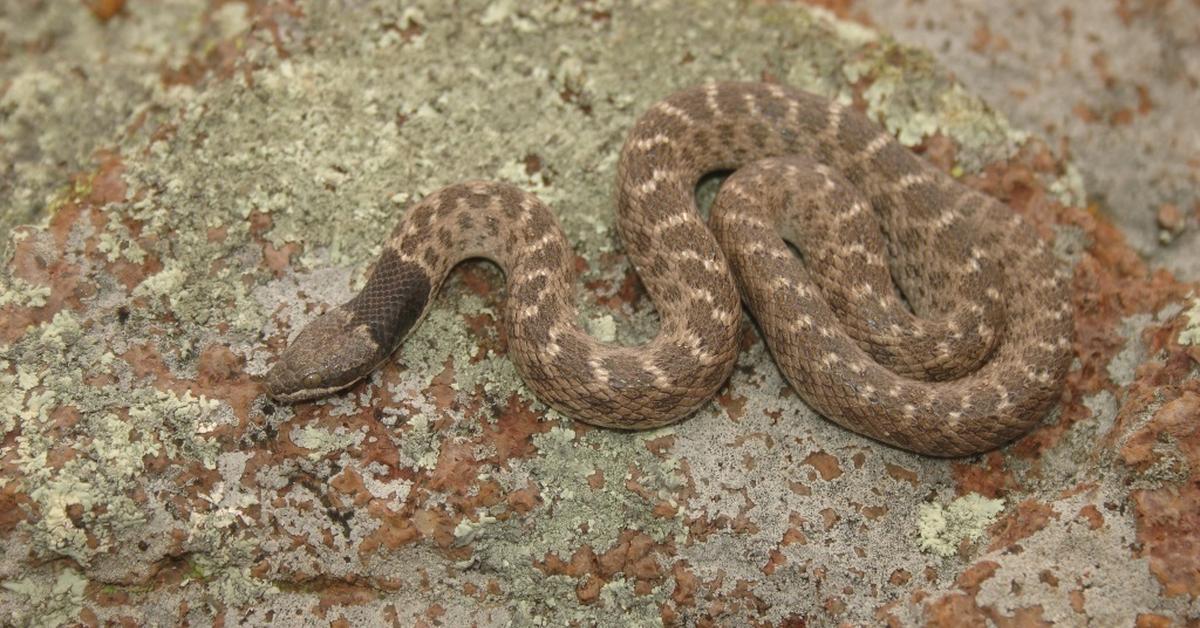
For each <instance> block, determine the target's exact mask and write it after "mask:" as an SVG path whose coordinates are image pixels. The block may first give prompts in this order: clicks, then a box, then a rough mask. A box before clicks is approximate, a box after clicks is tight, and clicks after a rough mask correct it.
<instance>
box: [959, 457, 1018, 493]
mask: <svg viewBox="0 0 1200 628" xmlns="http://www.w3.org/2000/svg"><path fill="white" fill-rule="evenodd" d="M950 468H951V469H952V471H953V474H954V481H955V492H956V493H957V494H958V495H966V494H968V493H978V494H980V495H983V496H984V497H988V498H990V499H995V498H997V497H1000V496H1002V495H1005V494H1007V493H1008V492H1009V491H1010V490H1012V488H1013V487H1014V486H1015V485H1016V480H1015V479H1014V478H1013V475H1012V471H1011V470H1009V468H1008V463H1007V461H1006V460H1005V458H1004V455H1003V454H1001V453H1000V452H998V451H993V452H990V453H988V454H986V455H985V456H984V459H983V462H982V463H978V462H977V463H971V464H968V463H961V462H955V463H952V464H951V467H950Z"/></svg>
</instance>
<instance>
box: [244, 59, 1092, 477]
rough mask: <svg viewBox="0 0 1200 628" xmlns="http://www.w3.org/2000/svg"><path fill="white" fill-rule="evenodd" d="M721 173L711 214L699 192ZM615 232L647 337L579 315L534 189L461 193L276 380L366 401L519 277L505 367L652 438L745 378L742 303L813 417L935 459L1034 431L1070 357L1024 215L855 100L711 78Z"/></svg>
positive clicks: (509, 301)
mask: <svg viewBox="0 0 1200 628" xmlns="http://www.w3.org/2000/svg"><path fill="white" fill-rule="evenodd" d="M713 173H720V174H725V175H726V178H725V179H724V181H723V182H722V183H721V184H720V188H719V191H718V192H717V194H716V198H715V200H714V201H713V202H712V206H711V208H710V210H709V216H708V219H707V221H706V220H705V218H704V217H703V215H702V214H701V212H700V211H699V210H698V208H697V201H696V190H697V185H698V183H699V182H701V181H702V180H703V179H704V178H705V177H706V176H709V175H712V174H713ZM615 197H616V229H617V234H618V236H619V237H620V240H621V243H622V244H623V247H624V252H625V254H626V255H627V257H628V260H629V262H630V264H631V265H632V267H633V269H634V270H635V271H636V273H637V275H638V278H639V279H640V280H641V284H642V286H643V287H644V290H645V293H646V294H647V295H648V296H649V298H650V300H651V301H652V302H653V304H654V307H655V310H656V311H657V314H658V330H657V333H656V335H655V336H654V337H653V338H652V339H650V340H649V341H647V342H645V343H643V344H641V345H637V346H626V345H622V344H617V343H606V342H601V341H599V340H597V339H595V338H594V337H593V336H591V335H590V334H589V333H588V332H587V331H586V328H585V326H584V325H582V324H581V322H580V315H579V308H578V306H577V304H576V299H575V291H574V288H575V280H576V277H575V275H576V266H575V258H574V253H573V249H572V247H571V245H570V242H569V241H568V239H567V237H566V236H565V235H564V232H563V229H562V228H561V226H560V224H559V222H558V219H557V218H556V217H555V214H554V212H553V211H552V210H551V209H550V208H549V207H548V206H547V205H546V204H545V203H543V202H542V201H541V200H539V198H538V197H537V196H535V195H534V194H531V193H529V192H526V191H523V190H522V189H521V188H520V187H517V186H516V185H513V184H510V183H506V182H496V181H484V180H478V181H465V182H460V183H454V184H451V185H448V186H446V187H443V188H441V189H438V190H436V191H434V192H431V193H429V194H428V195H426V196H424V197H423V198H421V199H420V200H419V201H417V202H415V203H412V204H411V205H409V206H408V207H407V209H405V210H404V212H403V214H402V216H401V219H400V221H399V223H398V224H397V226H396V227H395V229H394V231H393V232H392V234H391V236H390V237H389V238H388V239H387V241H386V243H385V244H384V245H383V248H382V252H381V253H380V254H379V257H378V258H377V259H376V260H375V262H374V265H373V268H372V269H371V271H370V273H369V275H368V276H367V279H366V281H365V284H364V285H363V286H362V288H361V290H360V291H358V292H357V293H356V294H355V295H354V296H353V298H351V299H350V300H349V301H348V302H346V303H344V304H342V305H340V306H336V307H333V308H332V309H329V310H328V311H326V312H325V313H323V314H321V315H320V316H319V317H317V318H315V319H313V320H312V321H311V322H310V323H308V324H307V325H306V326H304V327H303V329H301V330H300V331H299V333H298V334H296V335H295V336H294V338H293V339H292V341H291V342H290V344H288V346H287V347H286V348H285V349H284V350H283V352H282V353H281V354H280V355H279V357H278V359H277V361H276V363H275V364H274V365H273V366H272V367H271V369H270V370H269V371H268V372H267V374H266V377H265V385H266V389H267V394H268V395H269V396H270V397H271V398H273V399H275V400H277V401H279V402H282V403H297V402H301V401H307V400H312V399H316V398H319V397H323V396H326V395H330V394H333V393H335V392H337V391H340V390H343V389H345V388H347V387H350V386H351V385H353V384H355V383H356V382H358V381H359V380H361V379H363V378H364V377H365V376H367V375H368V374H370V373H371V372H372V371H373V370H375V369H376V368H377V367H379V366H380V365H381V364H382V363H384V362H385V361H387V360H388V359H389V358H390V356H391V355H392V354H393V353H394V352H395V351H396V350H397V348H398V347H399V346H401V345H402V344H403V341H404V340H405V338H406V337H408V336H409V335H410V334H411V333H412V331H413V330H414V329H415V328H417V327H418V326H419V324H420V322H421V320H422V319H423V317H424V316H425V315H426V313H427V312H428V311H429V309H430V307H431V304H432V301H433V298H434V296H435V295H436V294H437V293H438V290H439V288H440V287H441V285H442V284H443V282H444V281H445V279H446V277H447V275H448V274H449V273H450V271H451V270H452V269H453V268H454V267H455V266H456V265H457V264H459V263H460V262H461V261H463V260H466V259H470V258H485V259H488V260H491V261H493V262H494V263H496V264H497V265H498V266H499V267H500V268H501V270H502V271H503V273H504V276H505V282H506V297H505V303H504V308H503V316H502V318H503V322H502V325H503V330H504V333H505V334H506V337H507V352H508V356H509V358H510V359H511V360H512V361H513V362H514V363H515V366H516V369H517V371H518V373H519V375H520V377H521V379H522V380H523V382H524V383H525V385H526V386H527V387H528V388H529V389H530V390H531V391H532V392H533V393H534V394H535V395H536V397H537V398H538V399H539V400H540V401H542V402H544V403H545V404H546V405H548V406H550V407H552V408H554V409H555V410H557V411H559V412H560V413H562V414H563V415H565V416H567V417H570V418H572V419H576V420H580V421H583V422H586V423H589V424H593V425H597V426H601V427H607V428H616V429H622V430H645V429H651V428H656V427H660V426H664V425H667V424H671V423H674V422H676V421H679V420H680V419H683V418H684V417H687V416H689V415H691V414H692V413H694V412H695V411H696V410H697V409H699V408H700V407H702V406H704V405H705V404H706V403H708V402H709V401H710V400H711V399H712V398H713V397H714V396H715V395H716V394H717V393H718V392H719V390H720V389H721V387H722V386H724V385H725V382H726V381H727V380H728V379H729V378H730V375H731V373H732V370H733V367H734V363H735V360H736V358H737V355H738V352H739V347H740V344H741V336H742V333H741V330H742V325H743V320H742V303H743V302H744V303H745V305H746V307H747V309H748V310H749V312H750V315H751V316H752V318H753V321H754V322H755V323H756V324H757V327H758V329H759V330H760V332H761V334H762V336H763V338H764V340H765V342H766V345H767V348H768V349H769V351H770V354H771V355H772V357H773V359H774V361H775V363H776V365H777V366H778V368H779V370H780V372H781V373H782V375H783V376H784V378H785V379H786V380H787V382H788V384H789V385H790V386H791V388H792V389H794V390H795V391H796V392H797V393H798V394H799V396H800V397H801V398H802V399H803V400H804V402H805V403H807V404H808V405H809V406H810V407H811V408H813V409H814V410H816V412H817V413H819V414H820V415H822V416H824V417H825V418H827V419H828V420H831V421H833V422H834V423H836V424H838V425H841V426H842V427H844V428H846V429H849V430H851V431H853V432H856V433H858V434H861V435H863V436H866V437H869V438H871V439H875V440H877V441H881V442H883V443H886V444H889V445H892V446H895V447H898V448H901V449H905V450H909V451H912V452H915V453H918V454H924V455H928V456H936V457H957V456H967V455H972V454H976V453H980V452H984V451H988V450H991V449H994V448H997V447H1000V446H1002V445H1004V444H1006V443H1008V442H1009V441H1012V440H1013V439H1015V438H1017V437H1018V436H1020V435H1022V434H1024V433H1026V432H1028V431H1029V430H1031V429H1032V428H1033V427H1034V426H1035V425H1036V424H1038V423H1039V422H1040V421H1041V420H1042V418H1043V417H1044V416H1045V415H1046V414H1047V413H1048V412H1049V411H1050V409H1051V408H1052V407H1053V406H1054V404H1055V402H1056V401H1057V400H1058V399H1059V398H1060V396H1061V394H1062V392H1061V391H1062V388H1063V385H1064V381H1065V377H1066V373H1067V370H1068V367H1069V363H1070V358H1071V355H1072V353H1071V346H1072V345H1071V342H1072V332H1073V323H1072V310H1071V306H1070V300H1069V293H1068V287H1069V286H1068V284H1069V279H1070V273H1069V271H1068V270H1066V269H1065V268H1064V265H1063V264H1061V263H1060V262H1059V261H1058V260H1057V258H1056V257H1055V255H1054V254H1053V252H1052V250H1051V247H1050V246H1048V244H1047V242H1046V241H1045V240H1043V239H1042V238H1041V237H1040V236H1039V234H1038V233H1037V231H1036V230H1035V229H1034V228H1033V226H1032V225H1031V224H1030V223H1029V222H1028V221H1026V220H1025V219H1024V218H1022V216H1021V215H1020V214H1018V213H1017V212H1015V211H1014V210H1013V209H1012V208H1010V207H1009V206H1007V205H1005V204H1004V203H1002V202H1000V201H999V200H997V199H995V198H993V197H991V196H988V195H987V194H984V193H982V192H980V191H977V190H975V189H973V188H971V187H969V186H967V185H965V184H964V183H962V182H960V181H958V180H957V179H955V178H954V177H953V176H951V175H950V174H948V173H945V172H943V171H941V170H939V169H938V168H936V167H935V166H933V165H932V164H930V163H929V162H927V161H925V160H924V159H922V158H921V157H919V156H917V155H916V154H914V153H913V152H912V151H910V150H909V149H908V148H906V147H904V146H903V145H902V144H901V143H900V142H899V141H898V140H897V139H896V138H895V137H893V136H892V135H891V134H890V133H889V132H888V131H887V130H885V129H884V128H883V127H881V126H880V125H879V124H877V123H876V122H874V121H872V120H871V119H870V118H869V117H867V115H866V114H864V113H862V112H859V111H858V110H856V109H855V108H854V107H853V106H852V104H850V103H847V102H844V101H843V99H838V98H833V99H828V98H825V97H822V96H819V95H816V94H813V93H809V92H805V91H802V90H799V89H794V88H790V87H786V86H783V85H779V84H774V83H753V82H751V83H745V82H709V83H704V84H701V85H696V86H693V87H689V88H685V89H682V90H681V91H678V92H676V93H673V94H671V95H670V96H668V97H666V98H665V99H663V100H661V101H660V102H658V103H657V104H654V105H653V106H651V107H649V108H648V109H647V110H646V111H645V113H644V114H642V115H641V116H640V117H639V118H638V119H637V121H636V122H635V123H634V125H633V127H632V129H631V130H630V131H629V133H628V135H627V137H626V139H625V142H624V144H623V146H622V148H621V152H620V156H619V159H618V162H617V173H616V192H615Z"/></svg>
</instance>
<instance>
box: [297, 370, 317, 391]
mask: <svg viewBox="0 0 1200 628" xmlns="http://www.w3.org/2000/svg"><path fill="white" fill-rule="evenodd" d="M300 383H301V384H303V385H304V387H305V388H316V387H318V386H320V385H321V375H320V374H318V373H309V374H308V375H305V376H304V379H302V380H300Z"/></svg>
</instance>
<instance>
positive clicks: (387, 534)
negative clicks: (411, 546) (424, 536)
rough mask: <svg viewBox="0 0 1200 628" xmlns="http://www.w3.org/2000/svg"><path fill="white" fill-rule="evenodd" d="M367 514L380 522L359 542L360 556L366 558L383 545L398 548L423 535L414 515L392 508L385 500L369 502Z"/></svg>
mask: <svg viewBox="0 0 1200 628" xmlns="http://www.w3.org/2000/svg"><path fill="white" fill-rule="evenodd" d="M367 514H369V515H370V516H371V518H373V519H375V520H376V521H378V522H379V527H378V528H376V529H375V531H374V532H372V533H371V534H369V535H367V536H366V537H365V538H364V539H363V540H362V543H359V545H358V555H359V556H360V557H363V558H365V557H367V556H369V555H370V554H371V553H373V552H374V551H375V550H377V549H379V548H381V547H385V548H387V549H391V550H394V549H398V548H400V547H401V546H403V545H406V544H408V543H412V542H414V541H416V540H417V539H419V538H420V537H421V531H420V530H418V529H417V526H416V525H415V524H414V523H413V519H412V517H410V516H408V515H407V514H403V513H399V512H396V511H394V510H392V509H391V508H389V507H388V503H387V502H386V501H384V500H381V499H372V500H371V501H370V502H369V503H368V504H367Z"/></svg>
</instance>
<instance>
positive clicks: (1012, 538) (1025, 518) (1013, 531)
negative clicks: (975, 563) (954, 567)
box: [988, 499, 1059, 551]
mask: <svg viewBox="0 0 1200 628" xmlns="http://www.w3.org/2000/svg"><path fill="white" fill-rule="evenodd" d="M1058 516H1059V515H1058V513H1057V512H1055V510H1054V509H1053V508H1052V507H1050V506H1049V505H1048V504H1043V503H1041V502H1038V501H1036V500H1033V499H1027V500H1025V501H1023V502H1021V503H1019V504H1017V507H1016V508H1015V509H1013V510H1011V511H1010V513H1009V514H1008V515H1006V516H1004V517H1003V518H1001V519H1000V520H999V521H997V522H996V523H995V524H993V525H992V527H991V532H992V544H991V545H990V546H989V547H988V551H994V550H997V549H1000V548H1003V547H1008V546H1010V545H1012V544H1014V543H1016V542H1017V541H1020V540H1021V539H1024V538H1028V537H1029V536H1031V535H1033V533H1034V532H1037V531H1038V530H1041V529H1042V528H1044V527H1046V524H1047V523H1049V522H1050V519H1058Z"/></svg>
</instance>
